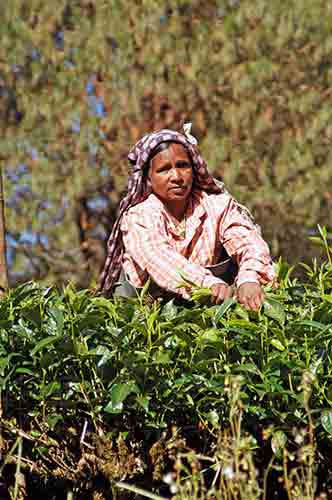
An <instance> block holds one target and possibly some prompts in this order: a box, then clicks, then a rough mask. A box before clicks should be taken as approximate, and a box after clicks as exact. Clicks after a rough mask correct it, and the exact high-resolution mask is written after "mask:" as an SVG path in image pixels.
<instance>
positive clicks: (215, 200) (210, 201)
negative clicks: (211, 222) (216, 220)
mask: <svg viewBox="0 0 332 500" xmlns="http://www.w3.org/2000/svg"><path fill="white" fill-rule="evenodd" d="M193 195H194V198H195V199H196V200H197V202H198V203H199V204H202V205H205V206H210V207H215V208H218V207H219V209H220V208H223V207H225V206H226V205H227V204H228V203H229V201H230V200H232V199H233V197H232V195H231V194H230V193H229V192H228V191H227V190H226V189H225V190H222V191H220V193H209V192H207V191H203V190H195V191H194V193H193Z"/></svg>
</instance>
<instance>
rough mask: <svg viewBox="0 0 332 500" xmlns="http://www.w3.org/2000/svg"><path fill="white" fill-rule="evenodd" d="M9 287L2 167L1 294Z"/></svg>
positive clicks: (0, 192)
mask: <svg viewBox="0 0 332 500" xmlns="http://www.w3.org/2000/svg"><path fill="white" fill-rule="evenodd" d="M7 288H8V272H7V259H6V221H5V195H4V188H3V178H2V168H1V167H0V295H3V293H4V292H5V291H6V290H7Z"/></svg>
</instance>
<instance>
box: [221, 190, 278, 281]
mask: <svg viewBox="0 0 332 500" xmlns="http://www.w3.org/2000/svg"><path fill="white" fill-rule="evenodd" d="M219 238H220V241H221V243H222V244H223V245H224V247H225V249H226V251H227V253H228V254H229V255H230V256H232V257H234V258H235V259H236V262H237V264H238V266H239V272H238V276H237V279H236V285H237V287H240V286H241V285H242V284H243V283H259V284H261V285H263V284H267V283H271V282H275V280H276V273H275V271H274V268H273V264H272V259H271V255H270V251H269V247H268V245H267V243H266V242H265V241H264V239H263V238H262V236H261V235H260V233H259V231H258V230H257V228H256V227H255V224H254V223H253V221H252V220H251V219H250V217H249V216H248V215H246V214H245V213H244V212H243V211H242V210H241V208H240V207H239V206H238V204H237V203H236V201H235V200H234V199H233V198H230V200H229V202H228V204H227V205H226V208H225V211H224V213H223V215H222V217H221V220H220V226H219Z"/></svg>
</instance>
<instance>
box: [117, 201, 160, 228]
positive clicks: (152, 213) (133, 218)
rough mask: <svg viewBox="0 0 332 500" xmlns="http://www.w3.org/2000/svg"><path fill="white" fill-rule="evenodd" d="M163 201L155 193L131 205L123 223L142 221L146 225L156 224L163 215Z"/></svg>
mask: <svg viewBox="0 0 332 500" xmlns="http://www.w3.org/2000/svg"><path fill="white" fill-rule="evenodd" d="M161 211H162V206H161V202H160V201H159V200H158V198H157V197H156V196H154V195H153V194H151V195H149V196H148V198H146V199H145V200H143V201H141V202H140V203H137V204H136V205H134V206H132V207H130V208H129V209H128V210H127V212H126V213H125V214H124V217H123V223H124V224H125V225H126V224H127V223H136V222H140V223H142V224H144V225H151V224H152V225H154V224H155V223H156V221H157V220H159V218H160V216H161Z"/></svg>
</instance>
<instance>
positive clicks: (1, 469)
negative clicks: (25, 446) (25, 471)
mask: <svg viewBox="0 0 332 500" xmlns="http://www.w3.org/2000/svg"><path fill="white" fill-rule="evenodd" d="M20 439H21V438H20V437H18V438H17V439H16V441H15V443H14V444H13V446H12V447H11V449H10V450H9V453H7V455H6V457H5V460H4V462H3V464H2V466H1V468H0V477H1V476H2V472H3V469H4V468H5V466H6V465H7V464H8V462H9V460H10V458H11V457H12V455H13V453H14V451H15V450H16V447H17V446H18V444H19V442H20Z"/></svg>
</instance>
